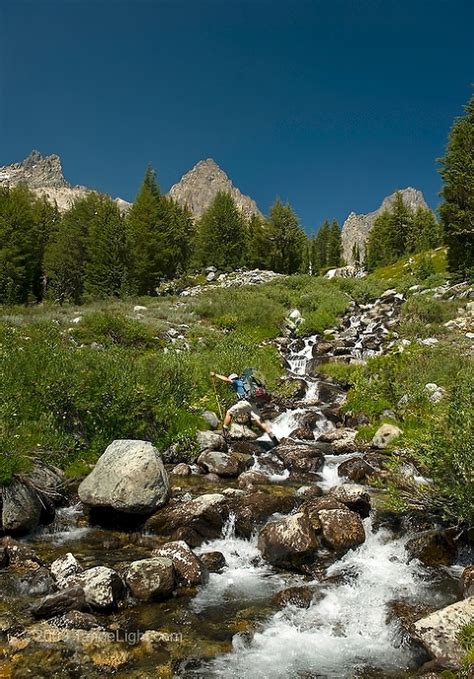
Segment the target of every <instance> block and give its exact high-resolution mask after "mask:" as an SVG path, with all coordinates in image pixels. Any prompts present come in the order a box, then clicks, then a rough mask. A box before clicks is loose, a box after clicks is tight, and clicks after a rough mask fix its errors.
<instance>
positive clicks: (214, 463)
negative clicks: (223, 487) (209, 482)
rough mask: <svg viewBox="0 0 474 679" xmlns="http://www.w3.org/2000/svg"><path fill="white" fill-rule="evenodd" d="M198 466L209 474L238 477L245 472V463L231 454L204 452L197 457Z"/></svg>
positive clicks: (214, 451)
mask: <svg viewBox="0 0 474 679" xmlns="http://www.w3.org/2000/svg"><path fill="white" fill-rule="evenodd" d="M198 464H199V465H200V466H201V467H203V468H204V469H205V470H206V471H207V472H209V473H210V474H217V475H218V476H230V477H232V476H238V475H239V474H240V473H241V472H243V471H244V470H245V463H244V462H243V461H242V460H241V459H239V457H237V455H233V454H232V453H222V452H219V451H217V450H206V451H204V452H203V453H201V455H200V456H199V457H198Z"/></svg>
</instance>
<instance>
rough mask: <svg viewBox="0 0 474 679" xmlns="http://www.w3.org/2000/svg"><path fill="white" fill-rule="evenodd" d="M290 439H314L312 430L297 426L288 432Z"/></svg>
mask: <svg viewBox="0 0 474 679" xmlns="http://www.w3.org/2000/svg"><path fill="white" fill-rule="evenodd" d="M290 439H299V440H300V441H314V432H313V430H312V429H310V428H309V427H297V428H296V429H293V431H292V432H291V433H290Z"/></svg>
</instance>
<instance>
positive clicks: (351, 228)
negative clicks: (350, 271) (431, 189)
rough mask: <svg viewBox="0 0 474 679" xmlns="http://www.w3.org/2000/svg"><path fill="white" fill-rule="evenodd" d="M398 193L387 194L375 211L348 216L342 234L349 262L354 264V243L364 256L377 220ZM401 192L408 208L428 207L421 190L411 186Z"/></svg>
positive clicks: (343, 249)
mask: <svg viewBox="0 0 474 679" xmlns="http://www.w3.org/2000/svg"><path fill="white" fill-rule="evenodd" d="M397 193H398V192H397V191H395V192H394V193H392V194H390V196H386V198H384V199H383V201H382V204H381V205H380V207H379V208H378V209H377V210H374V212H369V213H368V214H366V215H356V214H355V212H351V213H350V215H349V216H348V217H347V219H346V221H345V222H344V224H343V227H342V234H341V236H342V251H343V257H344V261H345V262H346V263H347V264H354V258H353V256H352V253H353V248H354V245H357V246H358V247H359V251H360V254H361V257H363V255H364V249H365V243H366V241H367V238H368V236H369V233H370V230H371V228H372V227H373V225H374V222H375V220H376V219H377V217H378V216H379V215H380V214H381V213H382V212H384V211H385V210H388V209H389V208H390V207H391V206H392V205H393V202H394V200H395V196H396V195H397ZM400 193H401V194H402V197H403V202H404V203H405V205H406V206H407V207H408V208H410V209H412V210H416V209H417V208H418V207H423V208H428V205H427V204H426V202H425V199H424V197H423V194H422V192H421V191H418V190H417V189H413V188H412V187H411V186H409V187H408V188H406V189H400Z"/></svg>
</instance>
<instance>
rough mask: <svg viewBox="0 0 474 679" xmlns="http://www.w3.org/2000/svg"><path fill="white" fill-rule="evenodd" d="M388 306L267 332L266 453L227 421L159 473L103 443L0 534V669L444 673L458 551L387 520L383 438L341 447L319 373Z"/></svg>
mask: <svg viewBox="0 0 474 679" xmlns="http://www.w3.org/2000/svg"><path fill="white" fill-rule="evenodd" d="M401 302H402V297H401V296H400V295H398V294H397V293H395V292H394V291H387V293H385V294H384V295H383V296H382V297H381V298H380V300H378V301H377V302H376V303H375V304H370V305H365V306H359V307H356V306H355V305H354V306H353V307H352V308H351V309H350V310H349V312H348V313H347V315H346V316H345V318H344V319H343V322H342V324H341V326H340V327H339V328H337V329H334V330H333V331H332V332H331V333H329V332H328V333H327V334H326V335H323V336H313V337H307V338H305V339H294V338H293V337H292V335H291V332H290V333H289V334H288V336H286V337H282V338H280V339H279V340H278V342H279V346H280V349H281V353H282V358H283V360H284V362H285V364H286V366H287V370H288V374H287V379H288V380H289V382H290V384H291V386H292V389H290V390H289V391H292V392H293V393H292V394H291V395H290V396H288V397H286V398H280V399H274V400H273V402H272V403H271V404H270V405H269V406H268V408H267V412H266V416H267V417H268V418H269V419H271V420H272V423H273V429H274V431H275V433H276V434H277V436H278V437H279V439H280V444H279V445H278V446H276V447H272V445H271V443H270V441H269V440H266V438H265V437H262V438H260V439H255V438H250V432H249V431H248V429H247V427H246V424H245V423H244V422H242V423H239V424H237V425H236V426H235V427H234V430H233V432H232V438H231V440H225V439H224V438H223V437H222V436H221V434H220V433H219V431H209V432H203V433H202V434H201V435H200V436H199V445H200V449H201V450H200V453H199V456H198V457H197V460H196V463H195V464H193V465H186V464H182V463H181V464H178V465H176V466H175V467H172V466H169V468H168V470H167V471H165V470H164V469H163V466H162V464H161V461H160V460H159V458H158V457H156V458H155V457H154V455H155V453H154V452H153V450H154V449H153V447H152V446H150V445H149V444H142V443H140V442H116V443H114V444H112V446H111V450H110V449H109V451H108V452H107V453H106V454H105V455H104V456H103V458H102V459H101V461H100V462H99V464H98V465H97V466H96V468H95V470H94V472H93V474H92V475H91V477H89V478H88V479H87V480H86V481H85V482H84V483H83V484H82V485H81V487H80V490H79V495H80V497H81V498H82V500H83V501H84V503H85V504H84V503H83V502H82V501H81V499H80V497H79V496H77V495H75V494H74V493H71V496H70V497H69V500H68V503H67V504H66V505H65V506H62V507H59V508H57V509H56V512H55V517H54V520H53V521H52V522H50V523H48V524H47V525H44V526H43V527H41V528H38V529H37V530H36V531H34V532H33V533H29V534H27V535H26V536H24V537H22V538H19V539H14V538H11V537H5V538H3V545H2V546H1V547H0V677H10V676H11V677H23V676H25V677H26V676H28V677H30V676H35V677H96V676H102V675H104V674H110V673H113V675H114V676H117V677H246V678H248V679H253V678H254V677H255V678H258V677H262V678H266V677H301V678H303V677H304V678H305V679H306V678H310V677H321V678H323V677H327V678H334V679H336V678H345V677H347V678H348V679H349V678H355V677H360V678H362V677H364V678H368V677H394V678H395V677H397V678H398V677H400V678H401V677H409V676H413V675H414V673H415V672H416V671H417V670H418V668H420V667H421V666H423V664H424V663H426V662H428V661H430V657H432V656H436V657H438V658H444V660H443V662H442V663H441V664H438V668H439V667H441V666H442V665H443V663H444V666H446V665H447V666H449V664H450V663H451V664H453V663H454V664H456V662H459V661H460V658H459V657H455V651H453V649H456V640H455V634H454V633H453V630H454V628H455V627H456V626H457V627H459V621H460V620H464V619H465V620H466V622H468V621H469V619H470V618H469V616H471V617H472V608H473V603H472V602H473V601H474V600H473V599H472V596H473V594H474V572H473V571H474V569H473V568H472V566H471V568H469V565H470V564H471V563H472V553H471V552H470V549H469V545H468V544H467V543H463V542H462V541H461V540H459V535H458V534H457V533H456V531H454V532H453V531H446V530H444V529H442V528H440V527H437V526H431V525H428V524H426V523H424V522H423V521H413V520H412V519H410V518H409V517H400V516H398V515H395V514H393V513H391V512H390V511H388V510H387V509H386V506H385V494H384V492H383V491H382V490H381V489H380V484H378V480H379V479H380V478H382V477H383V476H384V475H386V474H387V470H386V468H385V467H386V459H387V458H386V455H385V453H384V447H385V446H386V444H387V441H388V440H389V439H390V438H391V437H392V436H394V435H396V432H395V431H393V430H390V429H388V430H383V431H382V432H380V433H379V435H378V438H376V439H375V440H374V442H373V444H371V445H363V444H360V443H358V442H357V440H356V438H355V437H356V428H357V424H358V423H357V421H355V420H354V418H351V417H350V416H348V415H344V414H343V413H342V411H341V404H342V403H343V401H344V398H345V390H344V385H341V384H339V383H337V382H336V381H335V380H331V379H321V378H320V377H319V375H318V365H319V364H320V363H321V362H322V361H327V360H335V361H362V360H365V359H366V358H367V357H369V356H372V355H376V354H378V353H381V352H383V351H385V350H387V349H393V350H395V349H396V342H397V338H396V335H394V333H395V329H396V323H397V315H398V310H399V306H400V304H401ZM290 321H291V323H289V327H290V330H293V329H294V327H295V326H296V325H297V324H298V322H299V317H298V314H297V313H293V314H292V318H291V319H290ZM293 387H294V389H293ZM211 423H212V422H211ZM212 424H213V425H214V426H215V425H216V423H215V422H214V423H212ZM127 456H129V457H132V458H133V460H135V463H134V464H135V468H134V471H133V470H132V471H133V473H132V471H130V465H128V464H127V463H126V461H127ZM137 460H139V461H140V463H139V464H138V462H137ZM407 473H409V474H411V477H412V479H415V482H418V483H426V482H427V481H426V480H425V479H423V477H422V476H421V475H420V474H418V473H417V470H414V469H413V470H408V471H407ZM127 474H128V476H127ZM94 475H95V479H94ZM124 476H125V477H126V482H124V481H123V479H124ZM134 479H135V482H137V483H136V487H135V488H134ZM168 479H169V481H168ZM138 481H139V482H138ZM135 491H136V492H135ZM151 506H153V507H154V511H153V513H151V512H150V511H149V509H150V507H151ZM37 511H40V510H39V509H38V510H37ZM150 513H151V515H150ZM50 514H52V511H51V512H50ZM130 517H133V520H130ZM463 597H465V598H463ZM469 597H471V598H469ZM453 606H454V608H453ZM446 607H449V608H446ZM456 607H458V608H456ZM440 610H441V613H434V614H433V612H434V611H440ZM431 614H433V615H434V616H438V618H436V617H435V618H433V617H429V616H430V615H431ZM433 630H434V631H433ZM428 651H429V652H428ZM453 653H454V656H453ZM446 656H449V658H448V659H446ZM429 672H431V674H430V673H429ZM424 673H425V675H426V676H427V677H428V676H430V677H433V676H437V674H436V667H434V668H433V666H432V665H431V666H426V672H424V671H423V670H420V675H423V674H424Z"/></svg>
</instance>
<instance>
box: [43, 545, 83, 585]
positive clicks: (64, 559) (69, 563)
mask: <svg viewBox="0 0 474 679" xmlns="http://www.w3.org/2000/svg"><path fill="white" fill-rule="evenodd" d="M50 570H51V573H52V575H53V577H54V579H55V580H56V582H57V585H58V587H59V588H62V587H66V586H67V582H68V580H69V579H70V578H72V577H74V576H76V575H79V573H82V572H83V570H84V569H83V568H82V566H81V564H80V563H79V561H78V560H77V559H76V557H75V556H74V554H71V552H68V553H67V554H65V555H64V556H60V557H59V559H56V560H55V561H53V563H52V564H51V566H50Z"/></svg>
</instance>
